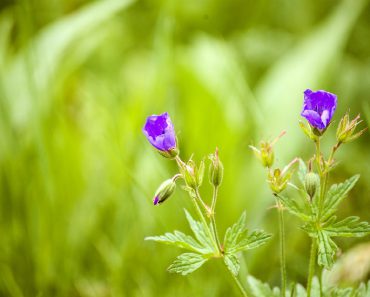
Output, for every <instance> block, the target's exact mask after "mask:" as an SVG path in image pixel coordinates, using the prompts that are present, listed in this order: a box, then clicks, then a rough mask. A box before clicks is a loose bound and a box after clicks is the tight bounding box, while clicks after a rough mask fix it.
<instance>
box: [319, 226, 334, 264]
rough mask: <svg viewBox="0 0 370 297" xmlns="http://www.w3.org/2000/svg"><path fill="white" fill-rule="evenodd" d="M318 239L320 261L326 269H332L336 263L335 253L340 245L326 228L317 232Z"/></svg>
mask: <svg viewBox="0 0 370 297" xmlns="http://www.w3.org/2000/svg"><path fill="white" fill-rule="evenodd" d="M317 240H318V263H319V265H321V266H324V267H325V268H326V269H330V268H331V267H332V266H333V264H334V255H335V252H336V251H337V249H338V247H337V245H336V244H335V243H334V241H333V240H332V239H331V238H330V236H329V235H328V234H327V233H326V232H325V231H324V230H319V231H318V232H317Z"/></svg>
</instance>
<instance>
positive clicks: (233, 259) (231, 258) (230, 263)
mask: <svg viewBox="0 0 370 297" xmlns="http://www.w3.org/2000/svg"><path fill="white" fill-rule="evenodd" d="M224 262H225V264H226V266H227V268H228V269H229V270H230V271H231V273H232V274H234V275H235V276H236V275H238V273H239V269H240V262H239V259H238V257H237V256H236V255H233V254H226V255H225V257H224Z"/></svg>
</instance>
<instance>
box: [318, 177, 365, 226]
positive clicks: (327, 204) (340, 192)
mask: <svg viewBox="0 0 370 297" xmlns="http://www.w3.org/2000/svg"><path fill="white" fill-rule="evenodd" d="M359 178H360V175H359V174H357V175H354V176H352V177H351V178H349V179H347V180H346V181H345V182H343V183H341V184H334V185H332V186H331V187H330V189H329V191H328V194H327V196H326V198H325V201H324V206H323V212H322V220H325V219H326V218H328V217H330V216H331V215H332V214H334V212H335V211H336V208H337V206H338V205H339V203H340V202H342V200H343V199H344V198H345V197H346V196H347V194H348V192H349V191H350V190H351V189H352V188H353V187H354V185H355V184H356V182H357V181H358V179H359Z"/></svg>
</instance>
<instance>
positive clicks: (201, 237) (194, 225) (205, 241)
mask: <svg viewBox="0 0 370 297" xmlns="http://www.w3.org/2000/svg"><path fill="white" fill-rule="evenodd" d="M185 215H186V219H187V220H188V222H189V225H190V228H191V230H192V231H193V233H194V235H195V237H196V238H197V239H198V241H199V242H200V244H201V245H202V246H203V248H204V249H205V250H206V251H207V252H206V253H213V252H214V248H213V243H212V239H211V238H209V236H208V234H207V232H206V229H205V226H204V225H203V224H202V223H201V222H198V221H196V220H194V219H193V217H192V216H191V215H190V213H189V212H188V211H187V210H186V209H185ZM203 254H204V253H203Z"/></svg>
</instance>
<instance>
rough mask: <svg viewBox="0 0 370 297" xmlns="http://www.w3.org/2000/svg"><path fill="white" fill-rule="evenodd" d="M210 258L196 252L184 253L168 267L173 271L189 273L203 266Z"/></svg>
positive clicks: (182, 273) (183, 273)
mask: <svg viewBox="0 0 370 297" xmlns="http://www.w3.org/2000/svg"><path fill="white" fill-rule="evenodd" d="M207 260H208V258H205V257H204V256H202V255H199V254H194V253H184V254H181V255H180V256H178V257H177V258H176V260H175V261H174V262H173V263H172V264H171V265H170V267H168V269H167V270H168V271H169V272H171V273H179V274H181V275H187V274H189V273H191V272H193V271H194V270H197V269H198V268H199V267H200V266H202V265H203V264H204V263H205V262H206V261H207Z"/></svg>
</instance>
